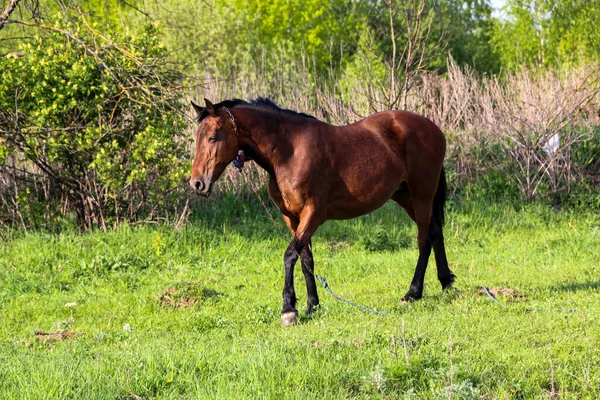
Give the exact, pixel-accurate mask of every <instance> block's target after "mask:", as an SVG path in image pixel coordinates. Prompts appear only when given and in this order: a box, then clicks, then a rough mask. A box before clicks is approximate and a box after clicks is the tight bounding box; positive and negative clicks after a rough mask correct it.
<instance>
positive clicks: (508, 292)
mask: <svg viewBox="0 0 600 400" xmlns="http://www.w3.org/2000/svg"><path fill="white" fill-rule="evenodd" d="M488 291H489V292H490V294H491V295H492V296H494V297H495V298H499V297H501V298H504V299H506V300H508V301H525V300H526V299H525V296H523V295H522V294H521V293H519V291H518V290H516V289H512V288H488ZM477 294H478V295H480V296H487V294H486V293H485V290H484V289H483V288H481V289H479V291H478V292H477Z"/></svg>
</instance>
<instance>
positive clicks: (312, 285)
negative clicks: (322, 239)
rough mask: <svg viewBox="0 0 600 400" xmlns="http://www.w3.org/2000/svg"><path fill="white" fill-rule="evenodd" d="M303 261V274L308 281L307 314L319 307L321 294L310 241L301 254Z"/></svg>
mask: <svg viewBox="0 0 600 400" xmlns="http://www.w3.org/2000/svg"><path fill="white" fill-rule="evenodd" d="M300 258H301V261H302V272H303V273H304V280H305V281H306V294H307V295H308V298H307V300H306V314H310V313H312V312H313V311H314V308H315V307H316V306H318V305H319V294H318V293H317V283H316V282H315V262H314V260H313V255H312V244H311V242H310V241H309V242H308V245H306V246H304V248H303V249H302V254H300Z"/></svg>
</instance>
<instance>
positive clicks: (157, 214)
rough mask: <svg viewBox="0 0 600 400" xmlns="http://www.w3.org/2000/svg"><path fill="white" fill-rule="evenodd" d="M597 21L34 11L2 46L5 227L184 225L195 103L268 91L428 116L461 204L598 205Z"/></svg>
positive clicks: (523, 15)
mask: <svg viewBox="0 0 600 400" xmlns="http://www.w3.org/2000/svg"><path fill="white" fill-rule="evenodd" d="M599 15H600V10H599V9H598V4H597V2H582V1H568V0H560V1H559V0H548V1H538V0H532V1H524V0H509V1H508V2H507V3H506V5H505V7H504V9H503V10H502V12H501V13H498V12H494V9H493V7H492V5H491V4H490V3H489V2H488V1H486V0H419V1H416V2H409V1H404V0H391V1H373V0H358V1H347V0H329V1H316V0H308V1H300V0H287V1H282V0H268V1H260V2H255V1H239V0H223V1H218V2H217V1H210V0H207V1H203V2H196V1H191V0H184V1H177V2H176V1H169V0H162V1H155V2H147V1H142V0H132V1H127V2H125V1H121V0H107V1H101V0H93V1H86V2H82V3H81V4H79V3H76V2H75V1H58V0H41V1H35V0H24V1H22V2H21V3H20V5H19V6H18V8H17V9H16V10H15V11H14V12H13V13H12V15H11V17H10V18H9V21H8V23H6V24H5V25H4V29H3V30H2V35H3V37H2V38H1V39H2V40H0V53H1V55H2V57H1V58H0V63H1V67H2V73H1V75H0V80H1V82H2V85H1V86H0V107H1V108H0V122H1V124H0V125H1V126H0V135H1V138H2V140H1V141H0V210H1V221H2V223H3V224H5V225H15V224H16V225H21V226H23V227H27V226H45V227H51V226H55V225H56V226H61V224H67V225H69V224H72V223H76V224H78V225H79V226H82V227H84V228H89V227H94V226H98V227H102V228H103V229H106V227H107V226H111V225H116V224H118V223H119V222H121V221H130V222H133V221H140V220H145V219H149V220H157V219H166V220H169V221H172V222H179V221H183V220H185V215H187V213H189V212H190V209H192V210H193V209H196V208H197V207H198V204H197V202H196V201H195V200H194V199H193V198H190V197H189V194H188V193H186V189H185V187H186V184H185V181H186V171H187V168H188V163H189V160H190V155H191V150H192V149H191V141H190V138H191V131H192V130H193V128H194V126H193V123H192V122H191V120H190V119H189V117H188V106H187V104H188V100H189V99H196V100H197V99H199V98H202V97H208V98H210V99H213V100H215V101H219V100H221V99H224V98H231V97H241V98H251V97H255V96H264V95H267V96H271V97H272V98H273V99H274V100H275V101H277V102H279V103H280V104H281V105H282V106H285V107H290V108H292V109H297V110H300V111H304V112H308V113H312V114H314V115H316V116H317V117H319V118H322V119H325V120H326V121H328V122H331V123H336V124H344V123H350V122H353V121H356V120H357V119H359V118H362V117H365V116H367V115H369V114H372V113H374V112H377V111H380V110H384V109H390V108H403V109H409V110H413V111H416V112H419V113H422V114H424V115H426V116H428V117H429V118H431V119H432V120H433V121H434V122H436V123H437V124H438V125H440V126H441V127H442V128H443V129H444V131H445V132H446V133H447V136H448V139H449V154H448V165H447V169H448V171H449V173H450V182H451V184H452V186H453V188H454V189H453V192H454V193H459V194H460V193H461V192H463V191H471V190H476V191H478V193H488V194H491V193H494V196H504V195H506V193H507V192H506V190H508V191H509V192H511V193H512V191H513V189H516V193H517V198H523V199H525V200H527V201H533V200H535V199H537V200H543V201H550V202H552V203H553V204H557V205H558V204H568V205H572V204H586V205H587V206H589V205H596V203H597V200H596V199H597V198H598V195H597V193H598V180H599V178H598V175H599V173H598V170H599V168H600V167H599V166H600V145H599V144H598V140H597V137H598V129H597V126H598V109H599V103H600V102H599V97H598V89H599V87H600V85H599V84H598V82H599V81H598V78H599V75H598V65H599V57H600V54H599V53H598V49H599V48H600V46H598V40H599V39H598V35H597V34H596V33H595V28H594V27H595V26H596V25H597V23H596V22H597V20H598V16H599ZM523 110H525V111H526V112H523ZM555 135H558V136H556V137H559V138H560V139H559V141H560V146H559V151H558V152H556V153H553V154H550V153H549V152H548V151H547V150H544V149H547V146H548V143H549V140H550V139H551V138H552V137H554V136H555ZM497 171H502V174H501V175H497V174H496V172H497ZM253 173H254V174H256V177H257V178H258V179H261V180H262V182H264V178H265V177H264V175H262V174H261V172H259V171H254V172H253ZM489 185H495V187H492V188H489V187H488V186H489ZM482 186H483V187H485V188H484V189H477V188H480V187H482ZM221 187H222V189H223V190H224V191H229V190H233V191H234V192H236V193H238V194H240V193H242V192H243V189H242V185H241V183H240V182H239V179H238V178H236V177H235V176H231V175H228V176H226V177H225V179H224V180H223V184H222V185H221ZM190 207H191V208H190Z"/></svg>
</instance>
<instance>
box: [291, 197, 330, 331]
mask: <svg viewBox="0 0 600 400" xmlns="http://www.w3.org/2000/svg"><path fill="white" fill-rule="evenodd" d="M317 211H319V210H318V209H317V208H316V207H314V206H313V205H312V204H311V205H305V207H304V209H303V210H302V213H301V215H300V223H299V224H298V229H297V230H296V235H295V236H294V239H293V240H292V242H291V243H290V245H289V246H288V248H287V250H286V251H285V255H284V257H283V263H284V265H285V278H284V286H283V309H282V310H281V324H282V325H286V326H288V325H295V324H297V323H298V311H297V310H296V292H295V291H294V265H295V264H296V261H297V260H298V256H299V255H302V258H303V263H302V270H303V272H304V277H305V279H306V282H307V283H306V285H307V286H306V287H307V291H308V295H309V300H308V301H309V306H308V309H307V311H308V312H310V311H312V306H315V305H317V304H318V303H319V299H318V297H317V295H316V292H317V288H316V284H315V281H314V274H313V273H312V272H313V268H314V265H313V261H312V251H311V249H310V245H309V244H310V239H311V237H312V235H313V233H315V231H316V230H317V228H318V227H319V225H321V224H322V223H323V221H324V220H325V219H324V218H323V217H322V216H321V214H320V213H318V212H317ZM307 274H310V276H308V277H307ZM311 303H312V305H311Z"/></svg>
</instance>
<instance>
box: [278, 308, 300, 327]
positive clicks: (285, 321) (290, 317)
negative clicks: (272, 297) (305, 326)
mask: <svg viewBox="0 0 600 400" xmlns="http://www.w3.org/2000/svg"><path fill="white" fill-rule="evenodd" d="M297 324H298V313H297V312H295V311H289V312H285V313H281V325H283V326H292V325H297Z"/></svg>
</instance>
